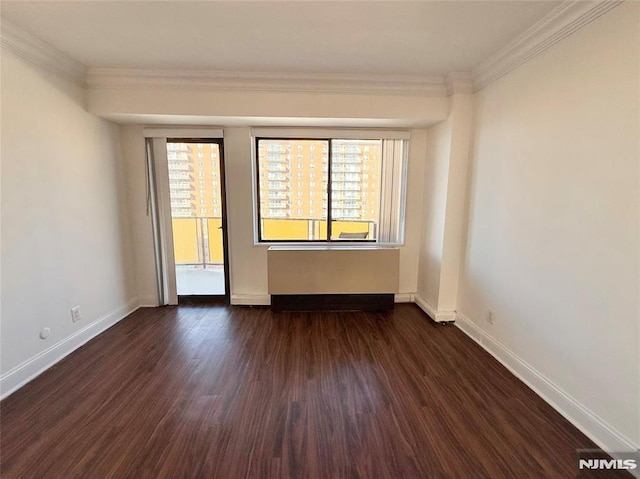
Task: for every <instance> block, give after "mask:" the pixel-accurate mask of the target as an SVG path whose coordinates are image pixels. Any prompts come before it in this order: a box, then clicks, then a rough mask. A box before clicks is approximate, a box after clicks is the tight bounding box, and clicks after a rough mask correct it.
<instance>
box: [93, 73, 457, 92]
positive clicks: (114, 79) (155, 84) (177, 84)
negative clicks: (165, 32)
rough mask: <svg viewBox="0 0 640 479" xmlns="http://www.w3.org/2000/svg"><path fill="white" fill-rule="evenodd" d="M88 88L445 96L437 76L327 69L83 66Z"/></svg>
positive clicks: (445, 90)
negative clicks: (227, 69)
mask: <svg viewBox="0 0 640 479" xmlns="http://www.w3.org/2000/svg"><path fill="white" fill-rule="evenodd" d="M87 86H88V87H89V88H91V89H116V90H125V89H126V90H131V89H149V88H154V89H187V90H236V91H237V90H240V91H248V90H249V91H282V92H329V93H355V94H378V95H416V96H427V97H446V96H447V88H446V85H445V82H444V79H443V77H442V76H441V75H429V76H401V75H353V74H329V73H314V74H311V73H287V72H278V73H271V72H239V71H208V70H162V69H141V68H89V69H88V71H87Z"/></svg>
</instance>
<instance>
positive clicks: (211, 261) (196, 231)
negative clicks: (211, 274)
mask: <svg viewBox="0 0 640 479" xmlns="http://www.w3.org/2000/svg"><path fill="white" fill-rule="evenodd" d="M172 226H173V246H174V248H173V249H174V257H175V263H176V265H198V266H203V267H206V266H208V265H215V264H222V263H223V250H222V220H221V218H215V217H190V218H181V217H176V216H174V217H173V218H172Z"/></svg>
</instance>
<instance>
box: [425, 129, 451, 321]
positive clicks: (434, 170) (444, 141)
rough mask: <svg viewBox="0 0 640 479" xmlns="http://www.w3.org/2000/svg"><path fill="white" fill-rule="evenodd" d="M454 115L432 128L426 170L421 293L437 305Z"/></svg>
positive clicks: (428, 301) (432, 303) (430, 302)
mask: <svg viewBox="0 0 640 479" xmlns="http://www.w3.org/2000/svg"><path fill="white" fill-rule="evenodd" d="M451 126H452V121H451V119H447V120H446V121H443V122H441V123H438V124H437V125H435V126H433V127H431V128H429V141H428V151H427V158H426V165H425V174H424V197H423V212H422V232H421V238H420V250H419V265H420V270H419V275H418V290H417V292H418V295H419V296H420V297H421V298H422V299H423V300H424V301H426V302H427V303H428V304H429V305H430V306H431V307H432V308H434V309H437V306H438V295H439V292H440V272H441V268H442V247H443V242H444V219H445V213H446V208H447V184H448V181H447V179H448V177H449V156H450V154H451Z"/></svg>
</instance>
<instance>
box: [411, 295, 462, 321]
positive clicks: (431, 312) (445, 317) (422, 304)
mask: <svg viewBox="0 0 640 479" xmlns="http://www.w3.org/2000/svg"><path fill="white" fill-rule="evenodd" d="M414 300H415V303H416V304H417V305H418V307H419V308H420V309H421V310H422V311H424V312H425V313H427V316H429V317H430V318H431V319H433V320H434V321H436V322H438V323H441V322H449V321H455V319H456V312H455V311H438V310H436V308H435V307H433V306H432V305H431V304H430V303H429V302H427V300H425V299H424V298H422V297H421V296H420V295H419V294H416V295H415V298H414Z"/></svg>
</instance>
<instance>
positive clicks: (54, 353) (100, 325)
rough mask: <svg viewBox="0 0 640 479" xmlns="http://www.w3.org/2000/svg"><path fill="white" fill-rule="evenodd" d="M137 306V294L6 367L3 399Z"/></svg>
mask: <svg viewBox="0 0 640 479" xmlns="http://www.w3.org/2000/svg"><path fill="white" fill-rule="evenodd" d="M138 308H139V305H138V298H133V299H130V300H129V301H127V302H126V303H124V304H122V305H120V306H118V307H117V308H116V309H114V310H112V311H110V312H108V313H107V314H105V315H103V316H101V317H100V318H98V319H97V320H95V321H93V322H92V323H90V324H88V325H87V326H85V327H84V328H82V329H80V330H78V331H76V332H74V333H72V334H71V335H70V336H67V337H66V338H64V339H62V340H61V341H59V342H57V343H56V344H54V345H53V346H50V347H49V348H47V349H45V350H44V351H42V352H40V353H38V354H36V355H35V356H33V357H31V358H30V359H28V360H26V361H25V362H23V363H22V364H19V365H18V366H16V367H15V368H13V369H11V370H10V371H7V372H6V373H4V374H3V375H2V376H0V399H4V398H6V397H7V396H9V395H10V394H12V393H14V392H15V391H17V390H18V389H20V388H21V387H22V386H24V385H25V384H27V383H28V382H30V381H31V380H33V379H35V378H36V377H37V376H39V375H40V374H42V373H43V372H45V371H46V370H47V369H49V368H50V367H51V366H53V365H54V364H56V363H58V362H59V361H60V360H62V359H63V358H65V357H66V356H68V355H69V354H71V353H72V352H73V351H75V350H76V349H78V348H79V347H80V346H82V345H83V344H85V343H87V342H88V341H90V340H91V339H93V338H95V337H96V336H98V335H99V334H101V333H102V332H104V331H106V330H107V329H109V328H110V327H111V326H113V325H114V324H116V323H118V322H119V321H121V320H122V319H124V318H126V317H127V316H128V315H130V314H131V313H133V312H134V311H135V310H137V309H138Z"/></svg>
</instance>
